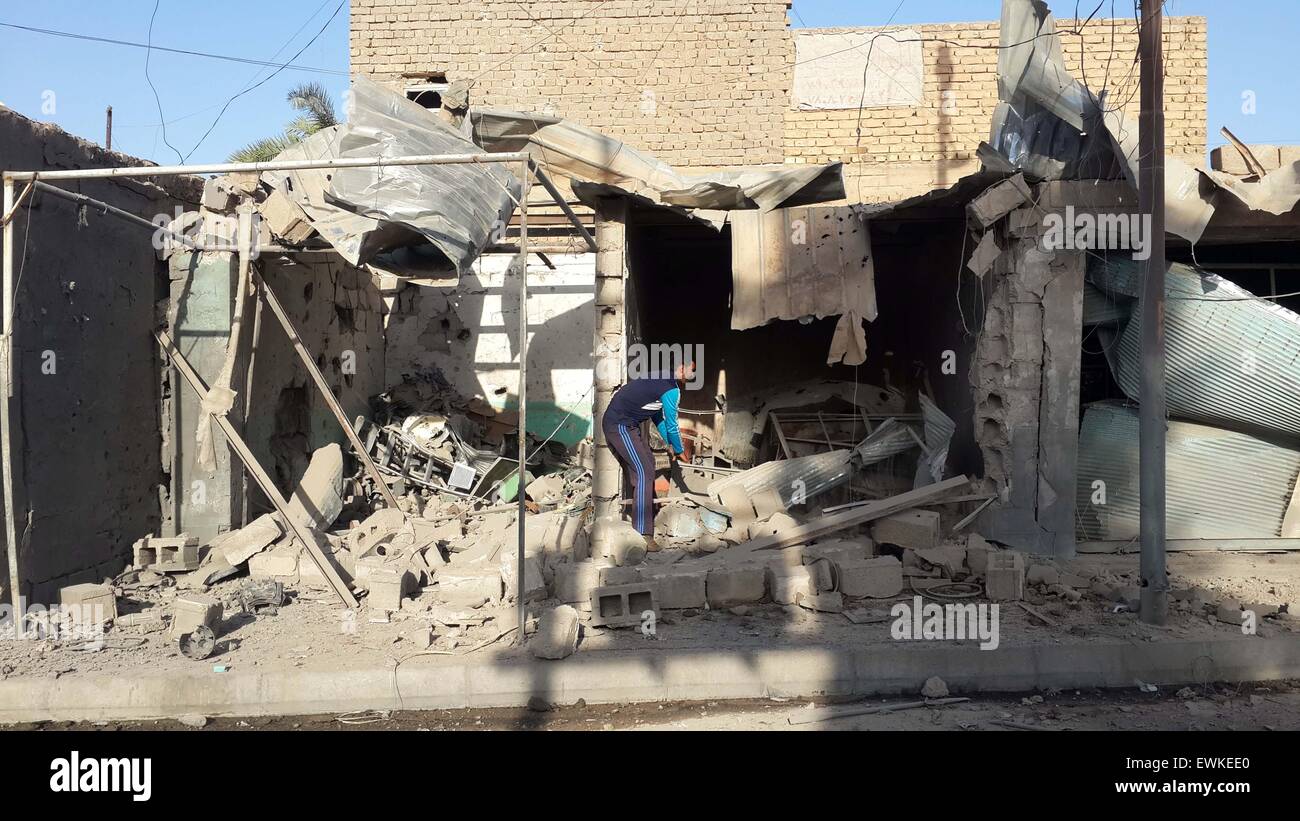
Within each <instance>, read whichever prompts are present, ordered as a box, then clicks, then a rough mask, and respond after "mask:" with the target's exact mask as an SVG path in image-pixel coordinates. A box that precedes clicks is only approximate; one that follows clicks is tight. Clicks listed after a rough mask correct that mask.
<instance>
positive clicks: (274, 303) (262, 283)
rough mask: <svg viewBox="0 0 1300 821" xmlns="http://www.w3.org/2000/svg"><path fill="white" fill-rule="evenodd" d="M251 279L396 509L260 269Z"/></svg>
mask: <svg viewBox="0 0 1300 821" xmlns="http://www.w3.org/2000/svg"><path fill="white" fill-rule="evenodd" d="M253 280H254V282H255V283H256V285H257V293H258V294H259V295H260V296H261V297H262V298H264V299H265V300H266V304H267V305H269V306H270V307H271V313H273V314H275V318H276V319H278V320H279V321H280V326H281V327H283V328H284V332H285V334H286V335H288V337H289V342H291V343H292V344H293V349H294V350H295V351H297V352H298V358H299V359H301V360H302V364H303V367H305V368H306V369H307V373H309V374H311V378H312V381H313V382H315V383H316V387H317V388H318V389H319V390H320V392H321V396H322V397H324V399H325V404H326V405H328V406H329V409H330V412H331V413H333V414H334V418H335V419H337V420H338V423H339V426H340V427H341V428H343V433H344V434H345V435H346V436H347V437H348V441H349V442H351V443H352V449H353V450H355V451H356V452H357V458H358V459H360V460H361V464H363V465H365V468H366V472H367V473H369V474H370V478H371V479H373V480H374V482H375V485H376V486H377V487H378V488H379V492H380V493H381V494H382V495H383V497H384V501H385V502H387V503H388V506H389V507H392V508H396V507H397V497H396V496H394V495H393V491H392V490H391V489H390V488H389V487H388V483H387V482H385V481H384V477H383V474H381V473H380V472H379V468H377V467H375V463H374V461H373V460H371V458H370V454H369V453H367V452H366V446H365V444H363V443H362V441H361V437H359V436H357V432H356V431H355V430H353V429H352V425H351V424H350V423H349V422H348V418H347V416H345V415H344V414H343V406H342V405H340V404H339V400H338V397H336V396H335V395H334V392H333V391H332V390H330V386H329V384H328V383H326V382H325V375H324V374H322V373H321V372H320V368H318V367H316V360H315V359H313V358H312V355H311V354H310V353H309V352H308V351H307V346H305V345H303V344H302V338H301V337H299V336H298V329H297V328H295V327H294V324H293V320H291V319H290V318H289V315H288V314H287V313H285V310H284V306H283V305H281V304H280V300H279V299H278V298H277V297H276V295H275V291H272V290H271V286H269V285H267V284H266V280H265V279H263V278H262V274H261V272H260V271H257V270H256V269H254V270H253Z"/></svg>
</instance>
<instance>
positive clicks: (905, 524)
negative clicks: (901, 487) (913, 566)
mask: <svg viewBox="0 0 1300 821" xmlns="http://www.w3.org/2000/svg"><path fill="white" fill-rule="evenodd" d="M871 538H872V539H874V540H875V541H876V543H877V544H879V543H881V542H884V543H886V544H894V545H898V546H899V547H910V548H912V549H913V550H917V549H921V548H930V547H938V546H939V542H940V541H941V536H940V531H939V514H938V513H935V512H934V511H932V510H904V511H903V512H902V513H895V514H893V515H892V516H886V517H884V518H883V519H878V520H876V521H875V522H874V523H872V525H871Z"/></svg>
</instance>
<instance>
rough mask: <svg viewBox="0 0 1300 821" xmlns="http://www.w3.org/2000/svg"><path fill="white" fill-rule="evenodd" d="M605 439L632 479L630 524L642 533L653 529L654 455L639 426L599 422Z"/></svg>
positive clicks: (625, 472) (650, 532)
mask: <svg viewBox="0 0 1300 821" xmlns="http://www.w3.org/2000/svg"><path fill="white" fill-rule="evenodd" d="M601 429H602V430H603V431H604V433H605V441H606V443H608V444H609V446H610V447H611V448H613V449H614V455H615V456H617V457H618V462H619V464H620V465H622V466H623V474H624V475H625V476H627V478H628V479H629V480H630V481H631V482H632V498H633V500H634V501H633V503H632V525H633V527H635V528H636V529H637V532H639V533H640V534H641V535H643V536H652V535H654V532H655V501H654V500H655V459H654V454H652V453H651V452H650V446H649V445H647V444H646V442H645V439H644V438H642V436H641V429H640V427H625V426H623V425H619V424H617V423H613V422H611V423H608V424H602V425H601Z"/></svg>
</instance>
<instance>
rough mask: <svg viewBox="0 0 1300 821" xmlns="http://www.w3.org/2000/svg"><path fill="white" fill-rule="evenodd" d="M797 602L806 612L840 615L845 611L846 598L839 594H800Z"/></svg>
mask: <svg viewBox="0 0 1300 821" xmlns="http://www.w3.org/2000/svg"><path fill="white" fill-rule="evenodd" d="M796 598H797V601H796V602H795V603H796V604H798V605H799V606H800V607H802V608H804V609H805V610H816V611H817V612H818V613H840V612H842V611H843V610H844V596H842V595H840V594H839V593H833V592H832V593H812V594H808V593H800V594H799V595H798V596H797V597H796Z"/></svg>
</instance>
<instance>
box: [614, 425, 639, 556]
mask: <svg viewBox="0 0 1300 821" xmlns="http://www.w3.org/2000/svg"><path fill="white" fill-rule="evenodd" d="M618 430H619V433H620V434H622V436H623V445H624V447H626V448H627V455H628V458H630V459H631V460H632V464H634V465H636V475H637V486H636V494H635V495H636V499H634V500H633V501H634V504H635V505H636V517H635V518H636V529H637V532H638V533H641V534H642V535H644V534H645V509H644V508H645V506H644V504H643V503H642V501H641V499H642V494H643V493H645V470H644V469H643V468H642V467H641V455H640V454H639V453H637V451H636V448H635V447H633V446H632V439H631V437H630V436H629V435H628V428H625V427H623V426H621V425H620V426H619V429H618Z"/></svg>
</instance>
